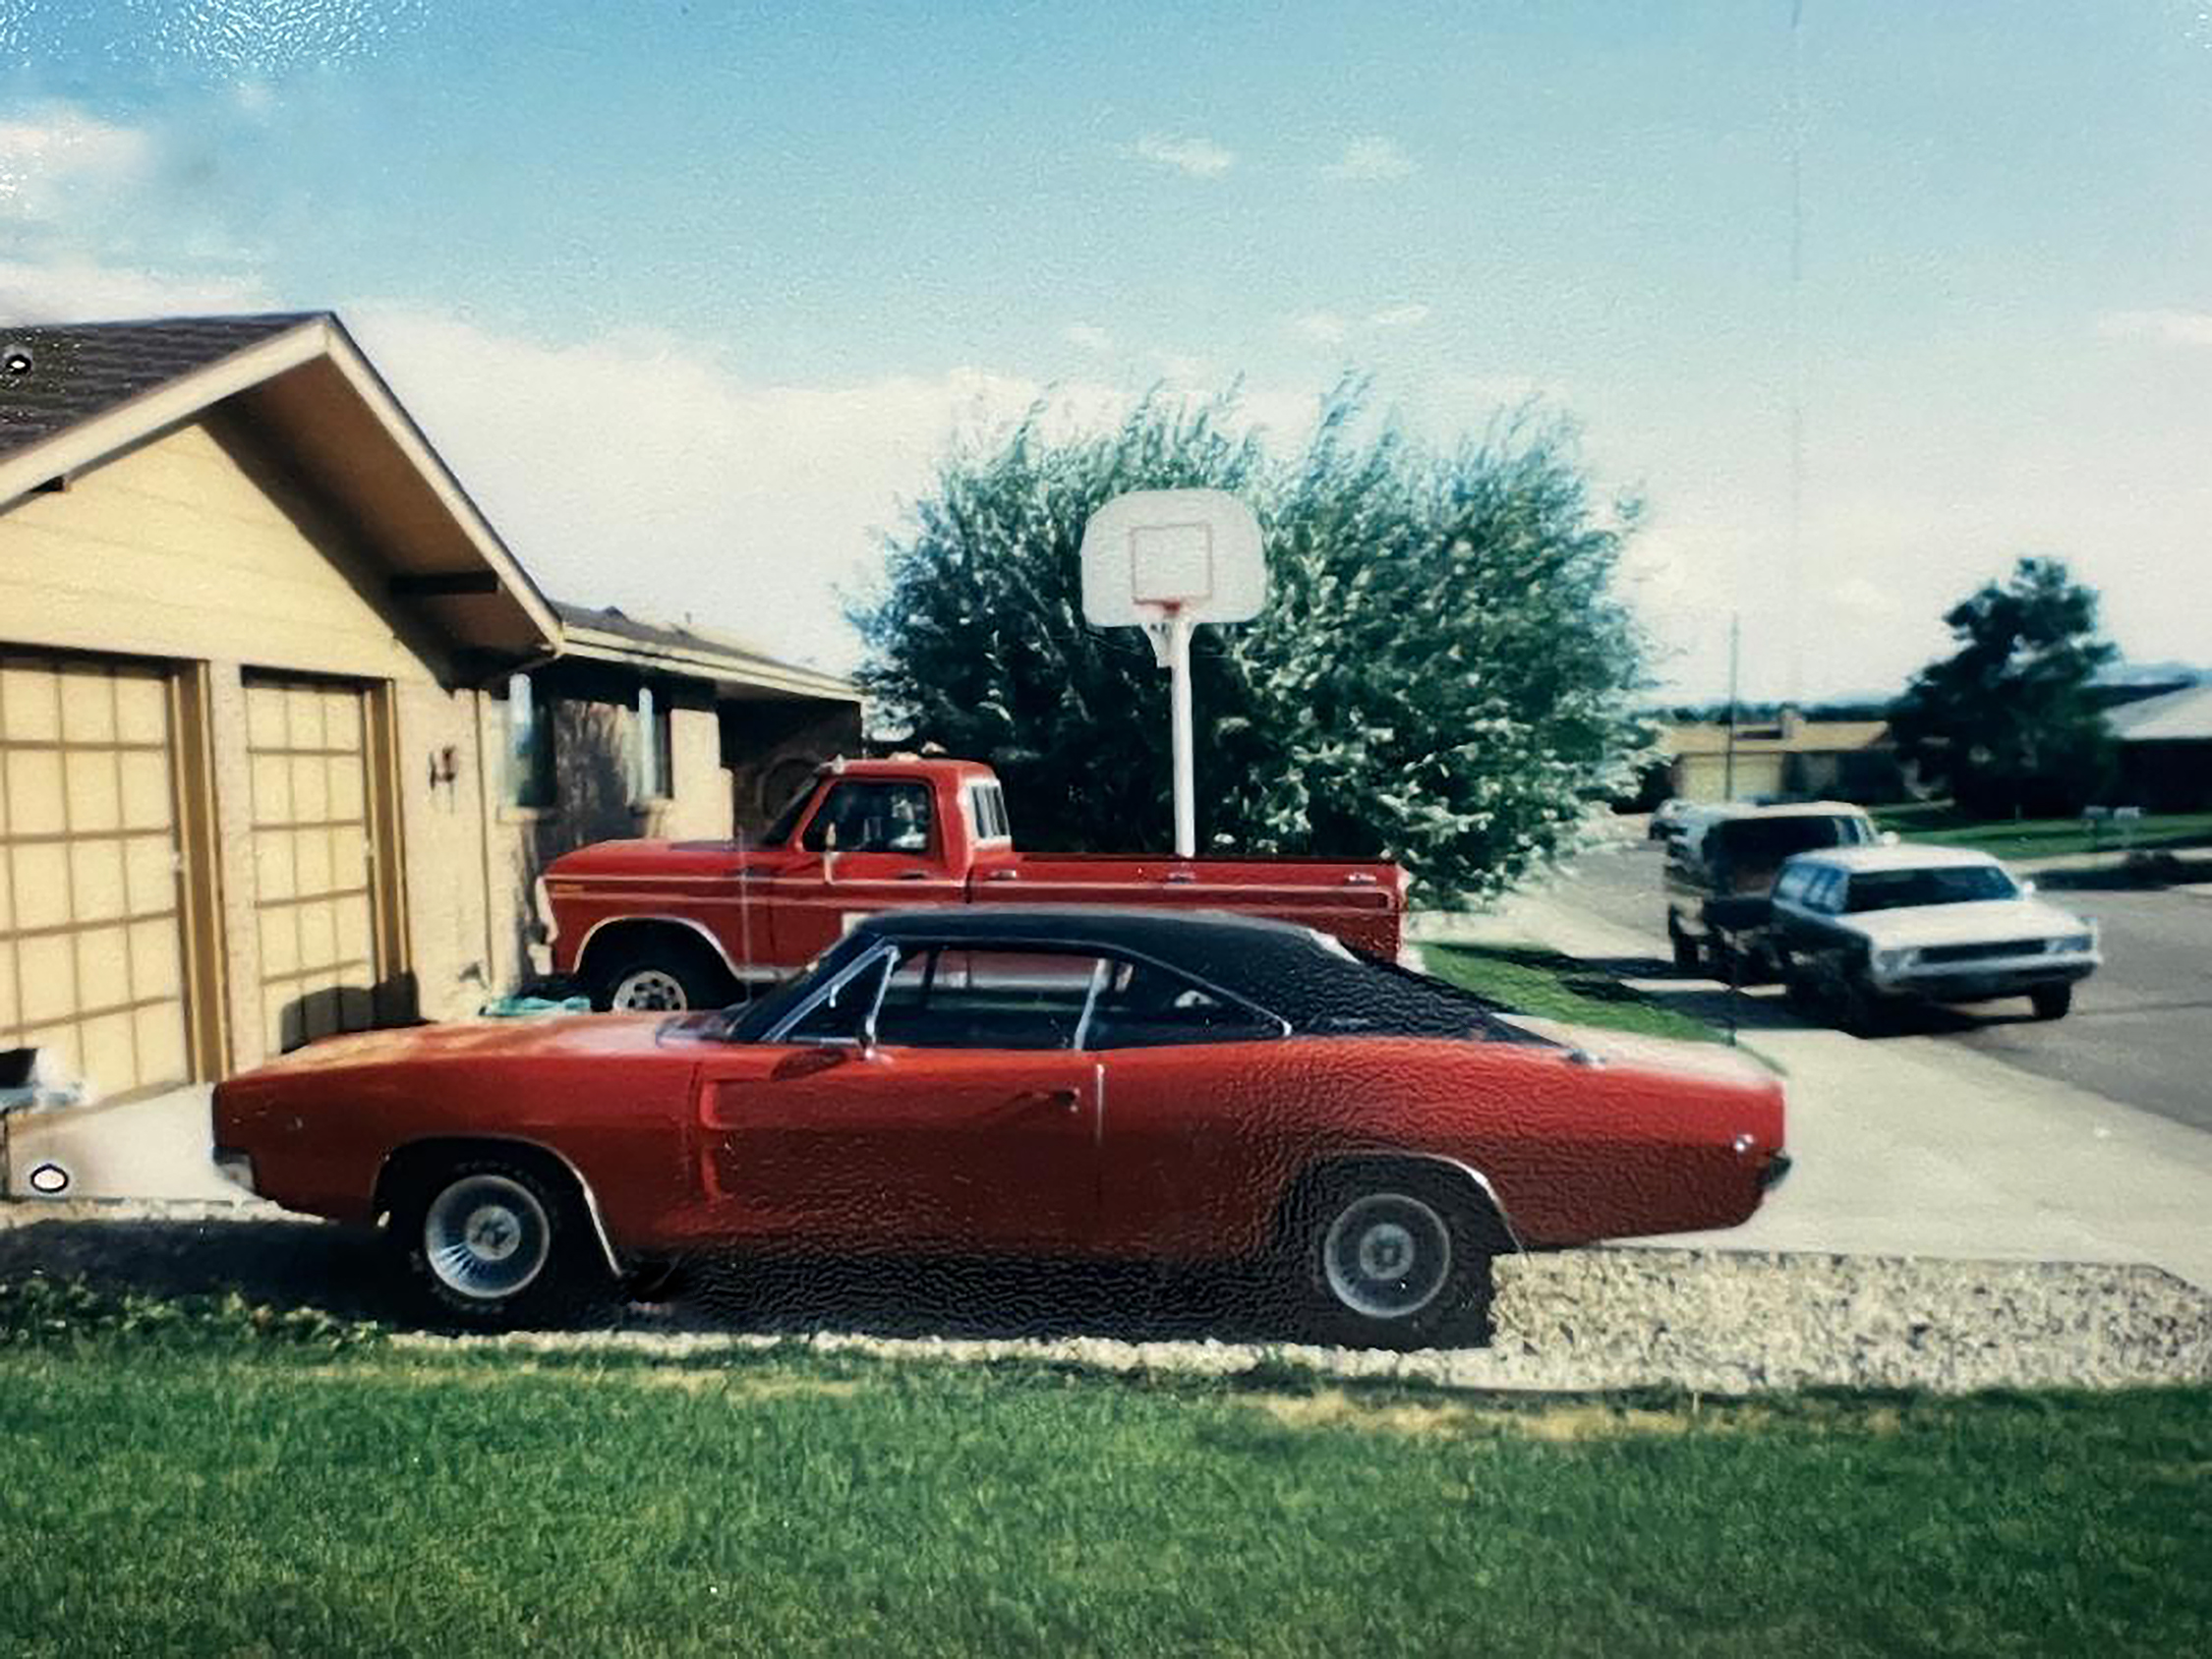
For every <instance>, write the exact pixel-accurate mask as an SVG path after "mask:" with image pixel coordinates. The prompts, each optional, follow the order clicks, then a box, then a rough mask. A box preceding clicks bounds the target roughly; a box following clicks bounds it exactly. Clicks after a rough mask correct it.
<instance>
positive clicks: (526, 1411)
mask: <svg viewBox="0 0 2212 1659" xmlns="http://www.w3.org/2000/svg"><path fill="white" fill-rule="evenodd" d="M19 1335H20V1333H19ZM33 1336H34V1340H32V1341H29V1342H18V1343H16V1344H14V1345H12V1346H9V1345H0V1434H4V1435H5V1437H6V1441H5V1443H6V1445H7V1446H8V1448H9V1464H8V1473H9V1478H8V1480H7V1481H6V1482H5V1484H4V1485H0V1631H5V1632H6V1637H5V1640H6V1643H7V1645H8V1646H9V1648H10V1650H11V1651H24V1652H37V1653H53V1654H71V1653H112V1652H174V1653H254V1654H277V1653H315V1654H350V1653H369V1652H374V1653H417V1652H420V1653H451V1652H470V1651H493V1652H496V1651H517V1650H523V1649H528V1648H540V1649H544V1650H547V1651H554V1652H562V1653H610V1654H647V1653H653V1654H661V1653H671V1654H685V1653H763V1654H771V1653H772V1654H810V1653H839V1654H845V1653H890V1654H1023V1653H1038V1654H1044V1653H1051V1654H1094V1653H1095V1654H1109V1653H1114V1654H1119V1653H1143V1654H1146V1655H1151V1654H1184V1653H1220V1654H1231V1653H1234V1654H1285V1655H1289V1654H1339V1653H1387V1654H1423V1653H1463V1652H1469V1651H1484V1652H1501V1653H1514V1654H1530V1655H1541V1654H1547V1653H1561V1654H1566V1653H1573V1654H1582V1653H1606V1654H1621V1655H1640V1654H1652V1655H1658V1654H1674V1653H1695V1654H1700V1655H1714V1656H1718V1659H1728V1656H1732V1655H1745V1656H1751V1655H1759V1656H1764V1655H1767V1654H1771V1653H1775V1652H1788V1651H1797V1652H1807V1653H1819V1654H1822V1655H1856V1654H1867V1655H1876V1654H1882V1655H1887V1654H1892V1653H1916V1654H1942V1653H1960V1654H1975V1655H1983V1654H2027V1653H2081V1652H2096V1653H2099V1654H2126V1653H2182V1652H2204V1651H2212V1575H2208V1574H2206V1573H2204V1572H2203V1571H2202V1569H2203V1566H2204V1563H2205V1561H2206V1559H2207V1557H2208V1552H2212V1519H2208V1517H2212V1390H2208V1389H2202V1388H2194V1389H2172V1390H2154V1391H2140V1392H2129V1393H2122V1394H2113V1395H2105V1396H2089V1395H2079V1394H2052V1395H2006V1396H1990V1397H1982V1398H1975V1399H1966V1400H1945V1399H1937V1398H1926V1397H1915V1396H1881V1397H1853V1396H1842V1395H1809V1396H1799V1397H1781V1398H1776V1399H1773V1400H1767V1401H1746V1402H1726V1401H1713V1400H1704V1401H1701V1400H1698V1399H1696V1398H1695V1397H1664V1396H1648V1397H1643V1398H1625V1399H1597V1400H1593V1399H1570V1400H1543V1399H1511V1398H1503V1399H1501V1398H1495V1397H1489V1398H1485V1397H1476V1396H1465V1395H1453V1394H1449V1393H1444V1392H1440V1391H1420V1390H1414V1389H1409V1388H1403V1387H1399V1388H1380V1389H1371V1390H1350V1389H1346V1388H1342V1387H1334V1386H1324V1385H1321V1384H1319V1383H1317V1382H1315V1381H1313V1380H1312V1379H1311V1378H1310V1377H1309V1376H1307V1375H1306V1374H1304V1373H1301V1372H1297V1371H1294V1370H1292V1369H1291V1368H1289V1367H1287V1366H1284V1365H1281V1364H1276V1365H1273V1366H1270V1367H1266V1368H1264V1369H1262V1370H1260V1371H1255V1372H1254V1373H1252V1375H1250V1376H1248V1377H1245V1378H1242V1379H1230V1380H1227V1381H1212V1382H1193V1381H1186V1380H1176V1379H1167V1378H1163V1377H1159V1376H1157V1375H1153V1376H1137V1377H1114V1376H1106V1375H1100V1374H1095V1373H1084V1372H1076V1371H1070V1370H1051V1369H1046V1368H1043V1367H1039V1366H1027V1365H998V1366H988V1367H959V1366H952V1365H928V1364H906V1365H898V1364H894V1363H891V1362H887V1361H880V1360H868V1359H862V1358H845V1357H839V1356H823V1355H816V1354H811V1353H807V1352H803V1351H798V1352H794V1351H790V1350H770V1351H766V1352H750V1353H744V1354H740V1355H737V1356H729V1355H718V1356H716V1357H715V1358H714V1359H712V1360H708V1361H703V1360H699V1359H693V1360H688V1361H658V1362H655V1361H648V1360H643V1359H640V1358H635V1357H624V1356H616V1355H600V1356H596V1357H595V1356H591V1355H586V1354H569V1355H565V1356H560V1355H535V1356H532V1355H523V1354H517V1353H515V1352H513V1351H511V1350H508V1351H489V1352H488V1351H485V1350H481V1349H480V1350H474V1351H466V1352H455V1351H452V1350H442V1351H439V1350H425V1349H419V1348H408V1347H401V1346H398V1345H396V1344H388V1345H379V1344H352V1345H348V1346H345V1347H343V1348H342V1349H339V1350H336V1351H322V1350H320V1349H319V1348H318V1347H317V1346H316V1345H315V1344H310V1343H302V1342H299V1341H292V1340H287V1339H283V1338H278V1337H272V1336H270V1335H268V1334H266V1333H262V1334H241V1333H240V1332H239V1331H238V1330H236V1329H235V1328H230V1327H226V1328H224V1329H223V1330H220V1331H217V1332H214V1333H211V1334H207V1335H204V1336H202V1337H199V1338H196V1339H195V1340H192V1341H178V1340H174V1339H173V1338H172V1337H170V1336H163V1335H147V1334H143V1333H138V1332H133V1331H125V1330H119V1329H114V1328H110V1329H108V1330H106V1331H105V1332H103V1333H101V1334H98V1335H94V1336H90V1337H83V1338H76V1337H69V1336H66V1335H62V1334H59V1333H55V1332H52V1331H47V1332H44V1333H43V1334H36V1333H34V1334H33Z"/></svg>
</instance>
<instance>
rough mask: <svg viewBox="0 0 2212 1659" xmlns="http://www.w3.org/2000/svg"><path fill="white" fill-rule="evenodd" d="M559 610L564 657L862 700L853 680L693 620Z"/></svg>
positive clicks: (754, 688)
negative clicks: (682, 621)
mask: <svg viewBox="0 0 2212 1659" xmlns="http://www.w3.org/2000/svg"><path fill="white" fill-rule="evenodd" d="M553 609H554V611H555V612H556V613H557V614H558V615H559V617H560V622H561V632H562V639H563V642H564V643H563V646H562V650H561V655H562V656H563V657H587V658H599V659H600V660H602V661H611V662H624V663H628V664H630V665H632V666H635V667H642V668H654V669H659V670H661V671H663V672H666V673H670V674H677V675H684V676H688V677H690V678H693V679H703V680H709V681H712V682H713V683H714V684H716V685H717V686H721V687H725V688H728V689H731V690H739V691H749V692H754V693H767V694H769V695H772V696H773V695H779V694H782V695H787V696H793V697H823V698H831V699H834V700H837V701H841V702H849V703H857V702H859V701H860V693H859V691H858V689H857V688H856V687H854V686H853V684H852V682H851V681H849V680H845V679H842V678H840V677H839V676H838V675H836V674H828V673H824V672H823V671H822V670H821V669H819V668H808V667H803V666H801V665H800V664H798V663H795V662H785V661H782V660H780V659H778V658H774V657H771V656H769V655H768V654H767V653H766V652H764V651H762V650H761V649H760V648H759V647H758V646H756V645H754V644H752V643H751V642H750V641H748V640H740V639H736V638H734V637H732V636H730V635H728V634H721V633H702V632H700V631H699V630H697V629H695V628H692V627H690V626H689V625H688V624H686V625H684V626H681V627H679V626H677V625H675V624H674V623H669V622H649V621H645V620H643V619H641V618H639V617H635V616H630V615H628V614H626V613H624V612H623V611H620V610H617V609H615V608H614V607H613V606H612V605H609V606H607V607H606V608H604V609H597V610H595V609H592V608H591V607H589V606H587V605H580V604H569V603H565V602H563V601H557V600H556V601H554V602H553Z"/></svg>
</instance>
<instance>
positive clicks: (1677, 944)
mask: <svg viewBox="0 0 2212 1659" xmlns="http://www.w3.org/2000/svg"><path fill="white" fill-rule="evenodd" d="M1666 940H1667V943H1668V944H1671V945H1673V946H1674V967H1675V971H1676V972H1678V973H1686V974H1694V973H1696V972H1697V971H1698V942H1697V941H1696V940H1694V939H1692V938H1691V937H1690V936H1689V935H1688V934H1686V933H1684V932H1683V931H1682V928H1681V924H1680V923H1678V922H1676V921H1675V919H1674V918H1673V916H1672V915H1669V916H1668V917H1667V918H1666Z"/></svg>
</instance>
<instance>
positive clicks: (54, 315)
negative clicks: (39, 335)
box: [0, 259, 270, 323]
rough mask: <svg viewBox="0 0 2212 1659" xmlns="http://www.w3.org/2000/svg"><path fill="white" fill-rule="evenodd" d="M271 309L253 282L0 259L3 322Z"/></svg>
mask: <svg viewBox="0 0 2212 1659" xmlns="http://www.w3.org/2000/svg"><path fill="white" fill-rule="evenodd" d="M268 309H270V302H269V297H268V294H267V292H266V291H265V290H264V289H263V288H262V286H261V284H260V283H259V282H258V281H257V280H255V279H254V278H252V277H245V276H229V275H213V276H204V277H196V276H187V275H180V274H177V273H173V272H163V271H154V270H142V269H132V268H128V267H119V266H113V265H102V264H98V263H96V262H94V261H92V260H90V259H65V260H61V261H57V262H51V263H31V262H29V261H21V260H6V259H0V323H26V322H101V321H116V320H122V319H126V318H131V317H143V316H179V315H193V314H210V313H216V312H238V311H266V310H268Z"/></svg>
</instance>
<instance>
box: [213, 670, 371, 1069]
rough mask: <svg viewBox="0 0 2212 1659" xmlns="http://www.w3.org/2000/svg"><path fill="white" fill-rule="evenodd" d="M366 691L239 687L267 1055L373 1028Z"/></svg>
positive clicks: (291, 685)
mask: <svg viewBox="0 0 2212 1659" xmlns="http://www.w3.org/2000/svg"><path fill="white" fill-rule="evenodd" d="M369 717H370V710H369V692H368V690H367V688H366V687H363V686H359V685H352V684H346V683H341V682H337V681H330V680H280V679H270V678H262V677H258V676H257V677H253V678H249V679H248V680H247V682H246V731H247V753H248V755H249V757H250V760H251V763H252V767H253V806H254V831H253V832H254V905H255V912H256V920H257V923H258V926H259V929H260V935H261V946H262V951H261V954H262V1021H263V1030H262V1037H263V1040H264V1041H265V1042H266V1043H267V1045H268V1052H269V1053H271V1054H276V1053H280V1052H282V1051H283V1050H286V1049H296V1048H298V1047H299V1046H300V1045H301V1044H302V1043H305V1042H310V1041H312V1040H313V1039H315V1038H318V1037H328V1036H331V1035H333V1034H335V1033H337V1032H341V1031H366V1030H368V1029H369V1028H370V1027H371V1026H372V1025H374V1024H376V1016H377V996H376V987H377V984H378V979H379V977H380V975H381V971H382V966H383V964H381V963H380V962H379V961H378V952H377V927H376V919H377V869H378V865H377V856H376V844H375V837H374V836H373V834H372V832H371V828H370V826H371V822H372V820H371V811H370V792H369V783H370V771H369V764H370V763H369V756H370V746H369Z"/></svg>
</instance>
